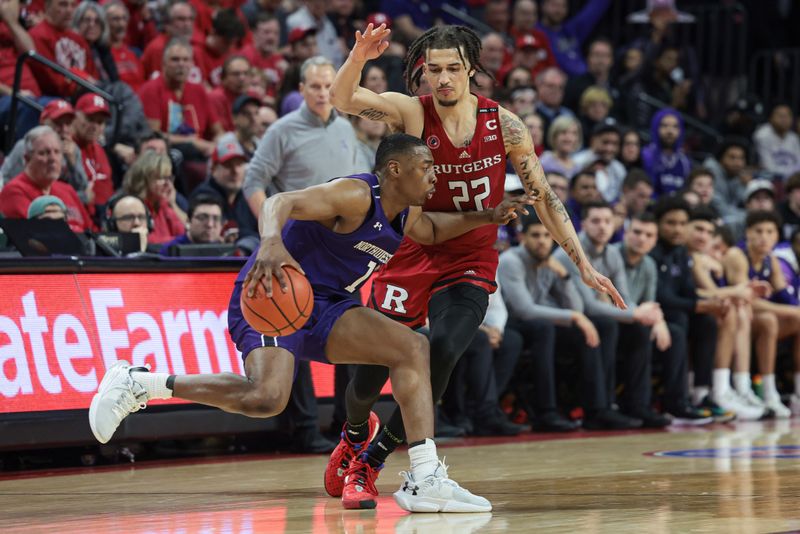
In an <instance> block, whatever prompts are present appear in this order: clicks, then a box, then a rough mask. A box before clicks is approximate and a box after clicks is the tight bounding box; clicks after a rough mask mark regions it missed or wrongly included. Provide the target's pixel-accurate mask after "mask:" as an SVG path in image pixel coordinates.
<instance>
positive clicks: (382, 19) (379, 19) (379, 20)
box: [367, 13, 392, 28]
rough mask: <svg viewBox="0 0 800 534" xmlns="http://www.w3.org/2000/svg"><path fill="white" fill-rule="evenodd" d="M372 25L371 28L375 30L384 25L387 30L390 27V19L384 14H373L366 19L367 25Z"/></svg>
mask: <svg viewBox="0 0 800 534" xmlns="http://www.w3.org/2000/svg"><path fill="white" fill-rule="evenodd" d="M370 23H371V24H372V26H373V27H375V28H377V27H378V26H380V25H381V24H386V27H387V28H391V27H392V19H391V18H390V17H389V15H387V14H386V13H373V14H371V15H370V16H369V17H367V24H370Z"/></svg>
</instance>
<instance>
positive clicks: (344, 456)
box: [325, 412, 381, 497]
mask: <svg viewBox="0 0 800 534" xmlns="http://www.w3.org/2000/svg"><path fill="white" fill-rule="evenodd" d="M368 424H369V439H368V440H366V441H364V442H362V443H352V442H351V441H350V440H349V439H348V438H347V436H346V432H345V431H346V428H347V423H345V426H344V428H342V439H341V440H340V441H339V444H338V445H337V446H336V448H335V449H333V452H332V453H331V457H330V459H329V460H328V466H327V467H326V468H325V491H327V492H328V495H330V496H331V497H341V496H342V488H343V487H344V475H345V472H346V471H347V468H348V467H350V461H351V460H352V459H353V458H355V457H356V455H357V454H358V453H359V452H361V450H362V449H363V448H364V447H366V446H367V445H368V444H369V443H370V442H371V441H372V440H373V439H375V436H377V435H378V430H379V429H380V426H381V422H380V420H379V419H378V415H377V414H376V413H375V412H370V413H369V423H368Z"/></svg>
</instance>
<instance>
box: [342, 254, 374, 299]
mask: <svg viewBox="0 0 800 534" xmlns="http://www.w3.org/2000/svg"><path fill="white" fill-rule="evenodd" d="M377 267H378V264H377V263H375V262H374V261H370V262H369V263H368V264H367V272H365V273H364V274H363V275H362V276H360V277H359V278H358V279H356V280H354V281H353V283H352V284H350V285H349V286H347V287H346V288H344V290H345V291H347V292H348V293H352V292H353V291H355V290H356V289H358V286H360V285H361V284H363V283H364V282H366V281H367V278H369V277H370V276H371V275H372V273H373V272H374V271H375V269H376V268H377Z"/></svg>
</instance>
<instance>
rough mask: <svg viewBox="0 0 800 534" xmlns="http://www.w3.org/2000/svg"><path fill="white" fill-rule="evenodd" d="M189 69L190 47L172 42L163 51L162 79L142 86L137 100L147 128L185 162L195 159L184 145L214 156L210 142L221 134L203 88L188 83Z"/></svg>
mask: <svg viewBox="0 0 800 534" xmlns="http://www.w3.org/2000/svg"><path fill="white" fill-rule="evenodd" d="M191 67H192V47H191V45H190V44H189V43H188V42H187V41H185V40H183V39H173V40H172V41H170V42H169V44H167V47H166V48H165V50H164V75H163V76H160V77H158V78H156V79H154V80H150V81H148V82H145V84H144V85H142V87H141V89H140V90H139V98H140V99H141V101H142V107H143V108H144V114H145V116H146V117H147V121H148V123H149V124H150V127H151V128H152V129H153V130H156V131H159V132H162V133H164V134H165V135H166V136H167V139H168V140H169V142H170V144H171V145H173V146H175V148H178V149H179V150H181V152H182V153H184V156H185V157H186V159H197V158H196V157H194V156H196V155H197V154H194V155H193V154H190V153H188V152H190V150H189V149H188V148H187V147H186V145H189V146H191V147H193V149H194V150H195V151H198V152H199V153H201V154H202V155H204V156H205V157H209V156H211V154H212V153H213V152H214V143H213V142H212V141H213V140H214V139H215V138H216V137H217V136H218V135H219V134H221V133H222V132H223V130H222V126H220V124H219V120H218V119H217V118H216V116H215V115H214V113H213V111H212V109H211V104H210V102H209V100H208V95H207V94H206V91H205V89H204V88H203V86H202V85H200V84H197V83H192V82H190V81H188V77H189V71H190V69H191ZM180 145H184V146H183V147H181V146H180Z"/></svg>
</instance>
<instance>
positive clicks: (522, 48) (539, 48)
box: [497, 34, 556, 80]
mask: <svg viewBox="0 0 800 534" xmlns="http://www.w3.org/2000/svg"><path fill="white" fill-rule="evenodd" d="M555 64H556V63H555V60H554V59H553V54H552V52H550V50H549V47H548V45H547V44H546V43H545V42H543V41H541V40H539V39H537V38H536V37H534V36H533V35H531V34H525V35H522V36H520V37H518V38H517V40H516V42H515V44H514V54H513V55H512V57H511V62H510V63H506V64H505V65H503V67H502V68H501V69H500V71H498V73H497V78H498V79H499V80H503V79H505V77H506V75H507V74H508V73H509V72H510V71H511V70H512V69H513V68H514V67H524V68H526V69H528V70H529V71H530V73H531V77H532V78H533V79H536V75H537V74H539V73H540V72H542V71H543V70H544V69H546V68H548V67H553V66H555Z"/></svg>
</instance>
